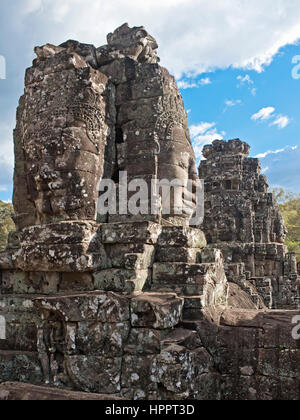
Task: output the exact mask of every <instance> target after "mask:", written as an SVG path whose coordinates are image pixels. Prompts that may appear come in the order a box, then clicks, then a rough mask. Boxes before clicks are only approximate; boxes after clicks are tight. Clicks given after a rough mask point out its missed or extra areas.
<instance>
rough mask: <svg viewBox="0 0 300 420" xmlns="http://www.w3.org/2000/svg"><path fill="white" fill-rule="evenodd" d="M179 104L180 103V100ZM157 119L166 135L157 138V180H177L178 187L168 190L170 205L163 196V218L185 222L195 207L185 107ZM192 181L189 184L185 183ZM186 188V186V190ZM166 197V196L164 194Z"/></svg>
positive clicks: (193, 165)
mask: <svg viewBox="0 0 300 420" xmlns="http://www.w3.org/2000/svg"><path fill="white" fill-rule="evenodd" d="M179 105H180V102H179ZM161 121H163V123H162V122H160V129H162V128H164V127H166V128H165V135H164V137H162V140H161V141H160V148H161V150H160V154H159V159H158V179H159V180H163V179H166V180H168V181H169V182H173V181H174V180H178V187H175V188H173V189H172V190H171V208H170V212H169V214H168V213H167V212H168V202H167V205H166V203H165V199H164V197H163V196H162V211H163V219H164V220H166V221H167V222H169V223H172V224H175V225H177V224H178V225H182V224H183V225H188V224H189V220H190V219H191V216H192V215H193V212H194V210H195V203H196V195H195V181H196V180H197V179H198V176H197V172H196V159H195V155H194V151H193V148H192V145H191V142H190V138H189V130H188V124H187V119H186V114H185V111H184V108H183V107H182V108H181V106H179V108H178V109H177V112H175V111H174V110H173V111H170V112H167V113H166V114H165V115H164V116H163V117H162V118H161ZM189 181H190V182H192V184H191V185H188V182H189ZM188 187H189V189H188ZM166 199H167V200H168V197H166Z"/></svg>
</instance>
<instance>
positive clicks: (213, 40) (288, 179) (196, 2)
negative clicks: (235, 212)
mask: <svg viewBox="0 0 300 420" xmlns="http://www.w3.org/2000/svg"><path fill="white" fill-rule="evenodd" d="M124 22H128V23H129V24H130V25H131V26H134V25H137V26H139V25H144V26H145V27H146V29H147V30H148V31H149V32H150V33H151V34H152V35H153V36H155V37H156V39H157V40H158V43H159V46H160V48H159V55H160V57H161V59H162V65H164V66H165V67H167V68H168V69H169V70H170V71H171V72H172V73H173V74H174V75H175V76H176V78H177V80H178V82H179V86H180V88H181V92H182V95H183V98H184V101H185V105H186V108H187V109H188V111H189V120H190V128H191V134H192V137H193V142H194V145H195V150H196V154H197V157H198V159H201V148H202V146H203V144H204V143H207V142H211V141H213V140H214V139H215V138H224V139H231V138H237V137H238V138H241V139H242V140H244V141H247V142H248V143H249V144H250V145H251V148H252V150H251V156H258V155H259V156H261V162H262V168H263V170H264V172H265V174H266V175H267V176H268V178H269V181H270V185H271V186H281V187H284V188H287V189H290V190H292V191H294V192H300V184H299V161H300V136H299V133H300V120H299V93H300V78H299V79H294V78H293V77H292V69H293V67H295V66H296V64H295V63H294V64H293V63H292V60H293V57H296V56H300V44H299V40H300V2H299V0H289V1H286V0H252V1H251V2H249V1H246V0H214V2H211V1H208V0H164V1H163V2H161V1H160V0H144V1H143V2H140V1H138V0H131V1H130V2H128V1H127V0H126V1H125V0H114V1H111V0H110V1H108V0H64V1H61V0H51V1H50V0H13V1H11V0H1V5H0V199H1V200H6V201H8V200H11V196H12V173H13V141H12V131H13V128H14V125H15V110H16V107H17V103H18V99H19V97H20V95H21V94H22V91H23V83H24V73H25V69H26V68H27V67H29V66H30V65H31V61H32V59H33V58H34V53H33V48H34V46H36V45H43V44H45V43H47V42H49V43H53V44H56V45H58V44H60V43H61V42H64V41H65V40H67V39H70V38H71V39H78V40H80V41H81V42H88V43H93V44H94V45H96V46H100V45H103V44H105V43H106V34H107V33H108V32H110V31H112V30H114V29H115V28H116V27H118V26H120V25H121V24H122V23H124ZM4 59H5V63H6V78H5V79H4V78H3V77H4V66H3V61H4ZM294 60H295V59H294ZM299 63H300V58H299ZM299 75H300V70H299Z"/></svg>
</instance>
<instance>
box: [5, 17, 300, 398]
mask: <svg viewBox="0 0 300 420" xmlns="http://www.w3.org/2000/svg"><path fill="white" fill-rule="evenodd" d="M157 49H158V45H157V43H156V41H155V39H154V38H153V37H152V36H151V35H150V34H149V33H148V32H147V31H146V30H145V28H144V27H138V28H130V27H129V26H128V25H127V24H125V25H123V26H121V27H120V28H118V29H117V30H116V31H115V32H114V33H112V34H109V35H108V37H107V45H105V46H102V47H100V48H96V47H94V46H93V45H87V44H81V43H79V42H77V41H67V42H65V43H63V44H61V45H60V46H54V45H50V44H47V45H45V46H42V47H37V48H36V49H35V52H36V55H37V58H36V59H35V60H34V62H33V65H32V67H31V68H29V69H28V70H27V71H26V77H25V92H24V95H23V96H22V97H21V99H20V103H19V107H18V111H17V126H16V129H15V133H14V144H15V174H14V186H15V188H14V197H13V204H14V209H15V223H16V227H17V232H15V233H12V234H11V235H10V238H9V245H8V248H7V250H6V251H5V252H3V253H1V254H0V273H1V274H0V275H1V277H0V317H1V320H4V321H5V338H4V336H1V337H0V383H3V385H1V387H4V389H5V386H6V385H5V383H6V382H18V383H22V384H20V385H19V388H18V386H17V385H11V384H10V385H7V390H8V392H12V393H14V392H15V393H16V395H17V394H18V395H19V393H20V392H21V391H20V390H21V389H26V385H24V383H25V384H28V392H29V393H30V392H33V390H34V389H35V390H36V388H34V387H35V386H47V387H49V386H50V387H51V389H52V388H53V389H60V390H62V395H64V398H67V397H68V398H70V399H75V398H76V395H77V396H78V398H84V397H83V394H79V393H82V392H84V393H91V394H101V396H99V398H108V399H116V398H127V399H134V400H151V399H158V400H159V399H165V400H184V399H196V400H204V399H210V400H226V399H250V400H251V399H258V400H265V399H299V397H300V395H299V392H300V391H299V390H300V379H299V378H300V371H299V369H300V363H299V361H300V350H299V345H300V337H298V336H296V337H295V335H293V334H292V331H293V328H294V327H295V326H294V324H293V322H294V320H295V317H297V316H298V315H299V307H300V301H299V296H300V293H299V284H300V281H299V279H300V278H299V275H298V270H297V263H296V259H295V256H294V255H293V254H289V253H288V251H287V248H286V247H285V245H284V240H285V235H286V229H285V226H284V222H283V219H282V216H281V214H280V211H279V209H278V207H277V206H276V204H275V202H274V198H273V196H272V194H269V193H268V185H267V180H266V178H265V177H264V176H263V175H261V174H260V166H259V162H258V160H257V159H250V158H248V157H247V156H248V154H249V146H248V145H247V144H246V143H243V142H241V141H240V140H233V141H229V142H225V141H215V142H214V143H213V145H210V146H206V147H205V149H204V151H203V155H204V157H205V158H206V160H203V161H201V164H200V168H199V174H198V173H197V169H196V158H195V155H194V151H193V147H192V144H191V141H190V135H189V129H188V120H187V114H186V111H185V109H184V104H183V101H182V98H181V95H180V92H179V90H178V88H177V85H176V82H175V79H174V78H173V77H172V76H171V75H170V74H169V72H168V71H167V70H166V69H165V68H163V67H161V66H160V65H159V58H158V56H157ZM124 172H126V173H127V176H128V180H129V181H133V180H136V182H137V183H138V182H139V180H143V181H145V183H146V185H148V186H149V191H151V194H152V197H153V196H154V198H155V203H156V204H155V207H156V210H157V211H156V212H152V211H149V212H137V213H136V214H126V212H124V211H123V210H124V209H122V208H121V206H119V205H118V206H117V211H116V213H115V214H101V212H99V184H100V183H101V181H102V180H104V179H108V180H111V181H113V184H114V186H115V189H116V192H117V196H118V197H120V195H122V194H123V192H122V191H123V189H122V182H123V180H122V173H124ZM161 179H164V180H166V181H172V180H174V179H177V180H180V182H181V183H182V185H184V186H185V185H186V184H187V182H188V181H191V183H192V185H193V189H192V191H191V192H190V193H189V194H183V193H182V191H181V190H180V189H176V190H174V194H173V195H172V199H171V206H170V208H168V206H167V203H166V201H165V197H164V195H163V194H162V190H161V189H160V188H155V187H153V185H156V184H155V183H154V184H153V180H161ZM200 179H203V180H204V183H205V218H204V221H203V223H202V224H200V225H195V224H192V223H191V220H192V217H193V214H194V211H195V208H196V206H197V194H196V193H195V189H196V186H197V185H198V183H199V180H200ZM144 185H145V184H144ZM132 196H133V191H129V192H128V198H129V199H130V197H132ZM120 202H122V201H118V203H120ZM181 202H182V203H184V206H183V209H184V211H183V212H182V213H180V214H179V212H178V206H179V204H180V203H181ZM140 204H141V207H143V208H144V209H145V206H146V208H147V206H149V200H145V203H140ZM149 210H152V209H149ZM20 387H21V388H20ZM1 389H3V388H1ZM1 389H0V391H1ZM51 389H50V388H47V391H44V392H46V393H47V392H48V393H49V394H48V395H49V398H51V397H50V394H51V392H52V393H54V392H55V391H54V390H53V389H52V390H51ZM72 391H74V392H75V391H76V392H79V393H78V394H73V393H72ZM35 392H37V393H38V391H35ZM52 395H54V394H52ZM0 398H1V392H0ZM94 398H96V395H95V396H94ZM91 399H93V397H92V396H91Z"/></svg>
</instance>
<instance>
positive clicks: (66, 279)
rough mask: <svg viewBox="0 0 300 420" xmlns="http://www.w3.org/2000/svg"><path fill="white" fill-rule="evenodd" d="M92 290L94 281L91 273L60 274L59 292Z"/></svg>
mask: <svg viewBox="0 0 300 420" xmlns="http://www.w3.org/2000/svg"><path fill="white" fill-rule="evenodd" d="M88 290H94V280H93V276H92V274H91V273H62V274H61V280H60V283H59V291H60V292H67V291H69V292H70V291H73V292H75V291H88Z"/></svg>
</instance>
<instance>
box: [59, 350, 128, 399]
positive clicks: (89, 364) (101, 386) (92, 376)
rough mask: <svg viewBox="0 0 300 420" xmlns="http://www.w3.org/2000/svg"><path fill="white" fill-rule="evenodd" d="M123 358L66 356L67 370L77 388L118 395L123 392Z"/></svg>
mask: <svg viewBox="0 0 300 420" xmlns="http://www.w3.org/2000/svg"><path fill="white" fill-rule="evenodd" d="M121 367H122V358H121V357H114V358H112V357H100V356H66V358H65V368H66V371H67V373H68V376H69V378H70V380H71V382H72V384H73V386H74V387H75V389H80V390H83V391H86V392H97V393H101V392H102V393H105V394H116V393H118V392H119V391H120V390H121V384H120V381H121Z"/></svg>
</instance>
